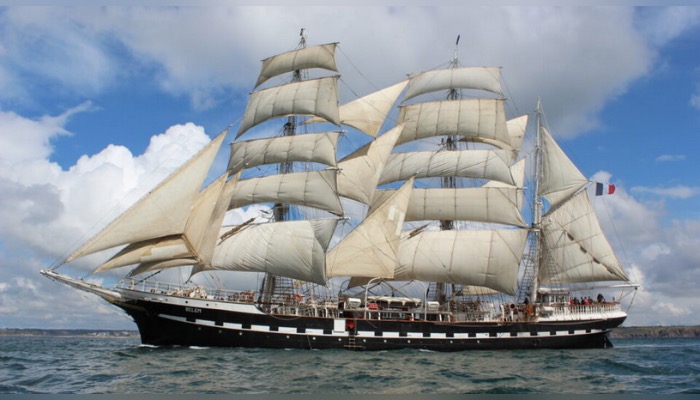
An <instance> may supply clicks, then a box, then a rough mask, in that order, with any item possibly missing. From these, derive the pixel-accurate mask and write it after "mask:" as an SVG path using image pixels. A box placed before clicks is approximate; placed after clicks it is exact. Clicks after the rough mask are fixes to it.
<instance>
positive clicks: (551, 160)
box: [538, 128, 588, 207]
mask: <svg viewBox="0 0 700 400" xmlns="http://www.w3.org/2000/svg"><path fill="white" fill-rule="evenodd" d="M540 135H541V141H542V152H541V155H542V178H541V181H540V189H539V193H538V195H540V196H543V197H544V198H546V199H547V201H549V203H550V204H551V206H552V207H555V206H556V205H557V204H559V203H560V202H561V201H562V200H565V199H566V198H568V197H569V196H571V195H573V194H574V193H576V192H577V191H578V190H580V189H581V188H583V187H584V186H586V185H587V184H588V179H586V177H585V176H583V174H582V173H581V171H579V169H578V168H576V165H574V163H573V162H571V160H570V159H569V157H567V155H566V154H565V153H564V151H563V150H562V149H561V147H559V145H558V144H557V143H556V142H555V141H554V138H552V136H551V135H550V134H549V132H548V131H547V130H546V129H545V128H542V129H541V130H540Z"/></svg>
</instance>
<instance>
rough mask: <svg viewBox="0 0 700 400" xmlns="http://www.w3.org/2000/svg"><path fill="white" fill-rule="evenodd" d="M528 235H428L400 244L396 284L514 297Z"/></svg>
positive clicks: (502, 232) (507, 232) (497, 232)
mask: <svg viewBox="0 0 700 400" xmlns="http://www.w3.org/2000/svg"><path fill="white" fill-rule="evenodd" d="M526 239H527V231H526V230H519V229H511V230H490V231H454V230H450V231H427V232H421V233H419V234H417V235H415V236H413V237H410V238H406V239H404V240H402V241H401V246H400V251H399V266H398V267H397V268H396V272H395V275H394V279H396V280H422V281H432V282H447V283H456V284H462V285H473V286H484V287H487V288H491V289H494V290H497V291H499V292H502V293H506V294H515V289H516V285H517V278H518V265H519V263H520V259H521V257H522V254H523V250H524V248H525V242H526Z"/></svg>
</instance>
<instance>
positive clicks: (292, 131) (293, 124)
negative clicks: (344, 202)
mask: <svg viewBox="0 0 700 400" xmlns="http://www.w3.org/2000/svg"><path fill="white" fill-rule="evenodd" d="M304 48H306V36H305V35H304V28H302V29H301V31H300V32H299V44H298V45H297V50H301V49H304ZM302 74H303V73H302V70H301V69H295V70H294V71H293V72H292V83H295V82H301V81H302V80H303V75H302ZM296 129H297V116H296V115H290V116H288V117H287V122H286V123H285V124H284V127H283V129H282V136H283V137H290V136H295V135H296ZM277 169H278V173H279V174H289V173H291V172H293V163H292V162H290V161H287V162H282V163H280V164H279V165H278V167H277ZM289 213H290V205H289V203H283V202H278V203H275V204H274V206H273V210H272V215H273V218H274V220H275V221H278V222H281V221H287V220H289V219H290V218H289V217H290V215H289ZM279 279H281V278H280V277H278V276H277V275H276V274H273V273H269V272H267V273H265V276H264V278H263V281H262V285H261V288H260V293H261V296H262V297H261V299H260V302H261V303H262V304H270V303H271V302H272V296H273V295H274V293H275V289H276V288H277V286H278V280H279Z"/></svg>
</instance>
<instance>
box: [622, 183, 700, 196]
mask: <svg viewBox="0 0 700 400" xmlns="http://www.w3.org/2000/svg"><path fill="white" fill-rule="evenodd" d="M630 190H631V191H633V192H635V193H651V194H655V195H657V196H662V197H670V198H674V199H689V198H691V197H694V196H697V194H698V193H700V188H697V187H690V186H685V185H676V186H673V187H646V186H635V187H633V188H631V189H630Z"/></svg>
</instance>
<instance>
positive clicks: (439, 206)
mask: <svg viewBox="0 0 700 400" xmlns="http://www.w3.org/2000/svg"><path fill="white" fill-rule="evenodd" d="M393 192H394V191H393V190H380V191H377V193H376V196H375V199H374V201H373V203H375V204H377V203H379V204H380V203H381V202H382V201H384V199H386V198H387V197H388V196H391V194H392V193H393ZM521 192H522V189H519V188H515V187H485V188H484V187H480V188H431V189H418V188H414V189H413V191H412V192H411V197H410V201H409V204H408V207H407V208H406V218H405V220H406V221H425V220H451V221H455V220H460V221H473V222H487V223H495V224H504V225H512V226H519V227H525V226H527V224H526V223H525V221H524V220H523V217H522V215H521V213H520V209H521V204H520V199H521V196H520V193H521Z"/></svg>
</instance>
